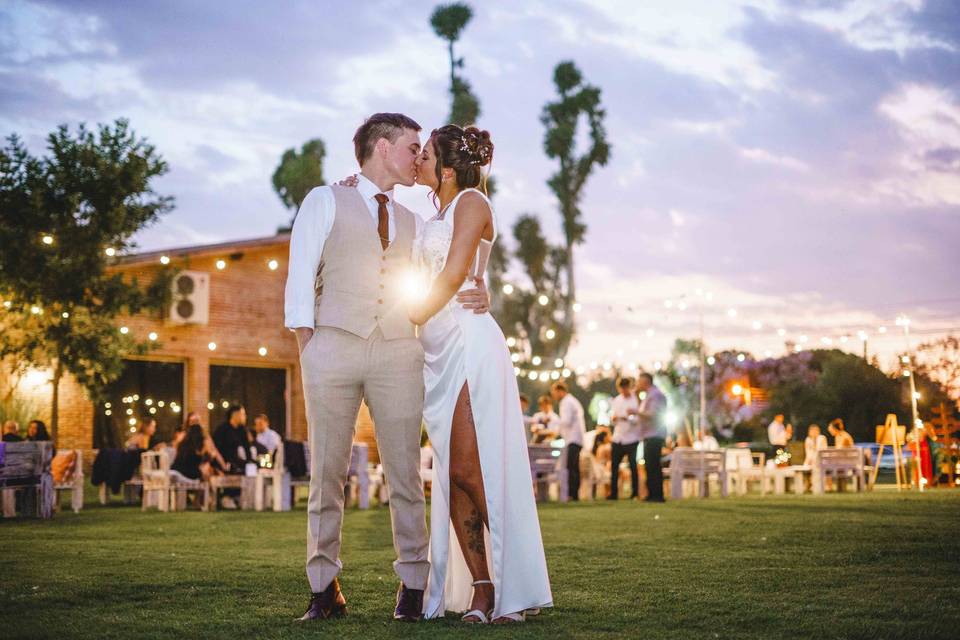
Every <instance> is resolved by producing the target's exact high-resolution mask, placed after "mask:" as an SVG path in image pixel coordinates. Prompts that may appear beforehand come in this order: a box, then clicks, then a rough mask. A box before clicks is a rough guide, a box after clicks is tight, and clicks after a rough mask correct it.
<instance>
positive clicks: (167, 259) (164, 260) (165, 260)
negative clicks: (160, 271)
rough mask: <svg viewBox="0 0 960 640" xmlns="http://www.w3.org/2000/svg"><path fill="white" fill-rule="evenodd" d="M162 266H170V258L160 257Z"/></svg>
mask: <svg viewBox="0 0 960 640" xmlns="http://www.w3.org/2000/svg"><path fill="white" fill-rule="evenodd" d="M160 264H170V256H160Z"/></svg>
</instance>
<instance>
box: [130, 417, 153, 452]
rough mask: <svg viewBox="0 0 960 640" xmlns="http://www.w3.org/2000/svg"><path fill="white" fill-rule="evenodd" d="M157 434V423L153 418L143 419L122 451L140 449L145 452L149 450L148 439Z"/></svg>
mask: <svg viewBox="0 0 960 640" xmlns="http://www.w3.org/2000/svg"><path fill="white" fill-rule="evenodd" d="M156 432H157V421H156V420H155V419H153V418H144V419H143V420H141V421H140V430H139V431H137V432H136V433H135V434H133V435H132V436H130V437H129V438H128V439H127V442H126V444H124V445H123V447H124V449H130V450H134V449H142V450H143V451H146V450H148V449H149V448H150V439H151V438H152V437H153V435H154V434H155V433H156Z"/></svg>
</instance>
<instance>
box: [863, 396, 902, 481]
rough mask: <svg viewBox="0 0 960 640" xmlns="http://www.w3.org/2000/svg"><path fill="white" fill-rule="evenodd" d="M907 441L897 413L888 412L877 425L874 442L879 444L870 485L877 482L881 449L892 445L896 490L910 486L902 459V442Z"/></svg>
mask: <svg viewBox="0 0 960 640" xmlns="http://www.w3.org/2000/svg"><path fill="white" fill-rule="evenodd" d="M906 441H907V427H906V426H905V425H899V424H897V415H896V414H895V413H888V414H887V420H886V422H884V423H883V424H878V425H877V438H876V442H877V444H879V445H880V448H879V449H878V450H877V459H876V460H874V461H873V478H872V479H871V480H870V486H873V485H874V484H876V482H877V474H878V473H880V459H881V458H882V457H883V449H884V447H886V446H888V445H889V446H891V447H893V465H894V469H895V471H896V476H897V491H900V490H901V489H903V488H904V487H907V488H909V487H910V481H909V480H908V479H907V470H906V467H905V463H904V459H903V444H904V443H905V442H906Z"/></svg>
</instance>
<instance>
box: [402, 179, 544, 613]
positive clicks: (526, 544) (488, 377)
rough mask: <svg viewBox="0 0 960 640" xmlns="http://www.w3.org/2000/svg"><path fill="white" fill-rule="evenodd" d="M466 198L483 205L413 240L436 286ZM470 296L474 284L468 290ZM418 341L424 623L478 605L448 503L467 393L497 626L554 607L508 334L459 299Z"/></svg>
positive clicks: (481, 265)
mask: <svg viewBox="0 0 960 640" xmlns="http://www.w3.org/2000/svg"><path fill="white" fill-rule="evenodd" d="M468 191H475V192H476V193H480V195H481V196H483V194H482V193H481V192H480V191H477V190H476V189H466V190H464V191H461V192H460V193H459V194H457V197H456V198H454V199H453V202H451V203H450V205H449V206H448V207H447V208H446V209H445V211H444V212H443V213H442V214H438V215H437V216H435V217H434V218H432V219H430V220H428V221H427V222H426V223H425V224H424V225H423V229H422V231H421V235H420V237H419V238H418V239H417V242H416V248H415V251H416V253H417V256H418V257H419V259H420V264H421V266H422V267H423V268H424V269H425V270H426V271H427V272H428V274H429V276H430V278H431V281H432V279H433V278H435V277H436V276H437V274H439V273H440V272H441V271H442V270H443V267H444V264H445V263H446V259H447V254H448V253H449V251H450V243H451V240H452V239H453V220H454V216H455V214H456V206H457V202H458V201H459V199H460V197H461V196H462V195H463V194H464V193H467V192H468ZM483 197H484V199H485V200H486V196H483ZM489 203H490V201H489V200H487V204H489ZM492 211H493V209H492V207H491V213H492ZM493 226H494V229H495V231H494V239H493V240H491V241H487V240H481V241H480V246H479V248H478V250H477V256H476V258H475V259H474V263H473V268H472V269H471V270H470V274H471V275H472V276H482V275H483V274H484V272H485V271H486V267H487V261H488V259H489V257H490V251H491V249H492V248H493V243H494V242H495V241H496V233H497V232H496V227H497V224H496V218H495V217H494V222H493ZM473 287H475V284H474V283H473V281H472V278H468V279H467V280H466V281H465V282H464V284H463V287H462V289H470V288H473ZM420 341H421V342H422V343H423V350H424V354H425V361H424V368H423V373H424V378H425V382H426V396H425V399H424V406H423V418H424V421H425V422H426V425H427V432H428V434H429V436H430V443H431V445H432V447H433V456H434V458H433V490H432V496H431V508H430V578H429V580H428V584H427V591H426V598H425V600H424V614H425V616H426V617H427V618H436V617H441V616H443V615H444V612H445V611H456V612H463V611H466V610H467V609H468V607H469V605H470V599H471V597H472V587H471V583H472V581H473V578H472V577H471V575H470V571H469V570H468V569H467V565H466V562H465V561H464V558H463V553H462V552H461V550H460V545H459V543H458V542H457V535H456V532H455V531H454V529H453V527H452V526H451V524H450V503H449V497H450V432H451V425H452V420H453V412H454V407H455V406H456V403H457V398H458V396H459V394H460V390H461V389H462V388H463V385H464V383H466V384H467V387H468V389H469V392H470V405H471V407H472V410H473V421H474V425H475V428H476V435H477V448H478V449H479V453H480V467H481V469H482V474H483V487H484V493H485V495H486V500H487V514H488V517H489V523H490V528H489V530H485V532H484V538H485V543H486V550H487V552H486V556H487V564H488V567H489V572H490V578H491V580H492V581H493V584H494V589H495V603H494V610H493V618H497V617H500V616H502V615H505V614H508V613H520V612H523V611H524V610H527V609H534V608H542V607H549V606H552V601H553V597H552V595H551V593H550V580H549V578H548V577H547V563H546V559H545V557H544V553H543V540H542V538H541V535H540V521H539V520H538V518H537V505H536V501H535V499H534V495H533V482H532V479H531V476H530V461H529V458H528V454H527V443H526V437H525V431H524V426H523V417H522V413H521V410H520V402H519V390H518V388H517V380H516V376H515V374H514V371H513V363H512V362H511V360H510V353H509V351H508V349H507V345H506V340H505V339H504V336H503V332H502V331H501V330H500V327H499V326H498V325H497V322H496V321H495V320H494V319H493V316H491V315H490V314H489V313H485V314H475V313H474V312H473V311H472V310H469V309H464V308H463V307H462V306H461V305H460V304H459V303H458V302H457V301H456V299H455V298H454V299H452V300H451V301H450V302H449V303H448V304H447V305H446V306H445V307H444V308H443V309H441V310H440V311H439V312H438V313H437V314H436V315H435V316H433V317H432V318H431V319H430V320H429V321H428V322H427V323H426V324H425V325H423V326H422V327H421V329H420Z"/></svg>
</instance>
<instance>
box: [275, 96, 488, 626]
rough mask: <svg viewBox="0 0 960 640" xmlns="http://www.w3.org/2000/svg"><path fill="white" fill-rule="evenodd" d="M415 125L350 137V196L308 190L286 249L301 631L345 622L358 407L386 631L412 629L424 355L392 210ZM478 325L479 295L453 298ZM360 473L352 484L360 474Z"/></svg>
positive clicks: (409, 172)
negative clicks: (375, 467) (393, 591)
mask: <svg viewBox="0 0 960 640" xmlns="http://www.w3.org/2000/svg"><path fill="white" fill-rule="evenodd" d="M419 132H420V125H419V124H417V123H416V122H414V121H413V120H412V119H410V118H408V117H407V116H405V115H402V114H399V113H377V114H374V115H372V116H370V117H369V118H368V119H367V120H366V121H365V122H364V123H363V124H362V125H361V126H360V128H359V129H357V132H356V134H355V135H354V137H353V143H354V151H355V154H356V157H357V162H359V163H360V175H359V177H358V184H357V186H356V188H351V187H342V186H338V185H333V186H324V187H317V188H315V189H313V190H312V191H310V193H308V194H307V196H306V198H304V200H303V203H302V204H301V205H300V210H299V212H298V213H297V217H296V220H295V222H294V224H293V232H292V234H291V237H290V260H289V267H288V269H289V270H288V275H287V284H286V291H285V305H284V308H285V315H286V322H285V324H286V326H287V327H288V328H290V329H292V330H294V331H295V332H296V335H297V343H298V345H299V347H300V371H301V375H302V378H303V393H304V399H305V402H306V413H307V423H308V425H309V435H310V439H309V442H310V497H309V502H308V505H307V578H308V579H309V581H310V590H311V591H312V593H313V595H312V597H311V599H310V605H309V607H308V608H307V612H306V613H305V614H304V615H303V617H301V618H300V619H301V620H317V619H327V618H331V617H339V616H342V615H344V614H345V613H346V600H345V598H344V596H343V594H342V593H341V591H340V583H339V581H338V579H337V575H338V574H339V573H340V569H341V567H342V565H341V562H340V529H341V524H342V522H343V502H344V486H345V485H346V483H347V471H348V469H349V466H350V453H351V446H352V443H353V435H354V425H355V423H356V419H357V412H358V410H359V408H360V402H361V400H365V401H366V403H367V405H368V406H369V407H370V412H371V414H372V416H373V422H374V427H375V429H376V438H377V445H378V448H379V450H380V458H381V462H382V463H383V468H384V471H385V473H386V477H387V484H388V487H389V492H390V517H391V520H392V523H393V546H394V549H395V550H396V552H397V560H396V561H395V562H394V564H393V567H394V570H395V571H396V573H397V575H398V576H399V578H400V587H399V589H398V591H397V602H396V609H395V610H394V616H393V617H394V619H396V620H403V621H408V622H414V621H417V620H420V619H421V617H422V609H423V590H424V588H425V587H426V582H427V575H428V573H429V563H428V561H427V547H428V541H429V539H428V535H427V527H426V518H425V506H424V498H423V487H422V484H421V480H420V426H421V421H422V413H423V348H422V347H421V346H420V342H419V340H418V339H417V337H416V332H415V329H414V326H413V324H411V323H410V321H409V319H408V317H407V304H406V300H405V299H404V293H403V292H404V291H405V287H404V283H405V282H406V279H407V277H409V274H410V273H411V271H412V269H413V266H414V265H413V259H412V249H413V242H414V238H415V237H416V235H417V232H418V229H419V227H420V225H421V224H422V221H421V220H420V218H419V216H417V215H416V214H415V213H413V212H411V211H409V210H408V209H406V208H404V207H403V206H402V205H400V204H399V203H396V202H394V199H393V188H394V186H396V185H398V184H399V185H403V186H407V187H409V186H412V185H413V184H414V181H415V179H416V161H417V158H418V156H419V154H420V136H419ZM458 300H460V302H461V303H463V304H464V307H466V308H471V309H474V311H475V312H477V313H485V312H486V310H487V307H488V304H489V301H488V298H487V293H486V290H485V289H484V288H482V285H481V288H478V289H474V290H472V291H468V292H465V293H464V294H463V295H461V296H459V297H458ZM364 471H365V470H362V471H361V472H364Z"/></svg>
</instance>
